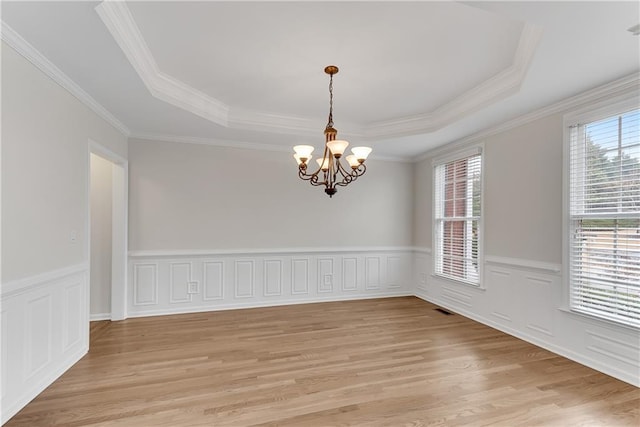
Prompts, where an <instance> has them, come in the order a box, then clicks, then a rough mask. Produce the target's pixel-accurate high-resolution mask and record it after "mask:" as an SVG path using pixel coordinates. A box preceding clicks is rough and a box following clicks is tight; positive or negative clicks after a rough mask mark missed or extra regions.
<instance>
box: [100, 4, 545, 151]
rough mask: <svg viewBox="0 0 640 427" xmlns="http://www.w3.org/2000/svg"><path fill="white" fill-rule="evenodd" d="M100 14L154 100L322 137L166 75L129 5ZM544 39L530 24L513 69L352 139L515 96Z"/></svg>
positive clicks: (414, 126) (421, 126) (451, 118)
mask: <svg viewBox="0 0 640 427" xmlns="http://www.w3.org/2000/svg"><path fill="white" fill-rule="evenodd" d="M96 11H97V13H98V15H100V18H101V19H102V21H103V22H104V24H105V25H106V26H107V29H108V30H109V32H110V33H111V35H112V36H113V38H114V39H115V40H116V42H117V43H118V45H119V46H120V48H121V49H122V51H123V52H124V53H125V55H126V56H127V58H128V59H129V62H131V65H132V66H133V68H134V69H135V70H136V72H137V73H138V75H139V76H140V78H141V79H142V81H143V82H144V84H145V85H146V87H147V89H148V90H149V92H150V93H151V95H153V96H154V97H156V98H158V99H160V100H162V101H165V102H168V103H170V104H172V105H174V106H176V107H179V108H182V109H184V110H186V111H189V112H191V113H193V114H196V115H198V116H200V117H203V118H205V119H208V120H210V121H212V122H214V123H217V124H219V125H222V126H225V127H230V128H236V129H244V130H254V131H255V130H257V131H266V132H277V133H285V134H294V135H304V136H309V135H314V134H316V133H317V122H316V121H315V120H311V119H308V118H304V117H296V116H288V115H282V114H271V113H267V112H261V111H252V110H247V109H243V108H238V107H233V106H228V105H226V104H225V103H223V102H221V101H219V100H217V99H214V98H212V97H210V96H208V95H206V94H204V93H203V92H201V91H199V90H197V89H195V88H193V87H191V86H189V85H187V84H185V83H183V82H181V81H179V80H178V79H175V78H173V77H171V76H169V75H167V74H165V73H163V72H162V71H161V70H160V69H159V68H158V66H157V64H156V62H155V60H154V58H153V55H152V54H151V52H150V50H149V47H148V46H147V44H146V42H145V40H144V38H143V36H142V34H141V33H140V29H139V28H138V26H137V25H136V23H135V20H134V18H133V16H132V15H131V12H130V11H129V9H128V7H127V5H126V3H125V2H119V1H103V2H102V3H100V4H99V5H98V6H97V7H96ZM541 35H542V30H541V29H540V28H538V27H536V26H533V25H531V24H524V27H523V29H522V32H521V34H520V40H519V43H518V47H517V49H516V52H515V54H514V60H513V63H512V64H511V65H510V66H509V67H508V68H506V69H505V70H503V71H501V72H500V73H498V74H496V75H495V76H493V77H491V78H490V79H488V80H486V81H484V82H483V83H481V84H479V85H478V86H476V87H475V88H473V89H471V90H469V91H467V92H465V93H463V94H462V95H460V96H458V97H457V98H456V99H453V100H452V101H450V102H448V103H447V104H445V105H442V106H441V107H439V108H437V109H436V110H435V111H433V112H430V113H425V114H418V115H413V116H408V117H401V118H398V119H393V120H387V121H382V122H377V123H370V124H367V125H366V126H362V125H352V126H349V127H348V128H349V129H351V132H349V133H348V135H350V136H353V137H356V138H360V139H362V140H369V141H370V140H375V139H382V138H390V137H398V136H407V135H416V134H420V133H426V132H433V131H435V130H437V129H440V128H442V127H444V126H447V125H449V124H451V123H453V122H455V121H456V120H457V119H459V118H460V117H462V116H465V115H467V114H470V113H472V112H474V111H476V110H478V109H481V108H483V107H485V106H487V105H489V104H492V103H495V102H497V101H499V100H501V99H503V98H505V97H507V96H509V95H512V94H513V93H515V92H517V91H518V89H519V88H520V86H521V84H522V82H523V80H524V77H525V75H526V72H527V70H528V68H529V65H530V63H531V59H532V58H533V55H534V53H535V50H536V47H537V46H538V42H539V41H540V38H541ZM345 134H346V133H345Z"/></svg>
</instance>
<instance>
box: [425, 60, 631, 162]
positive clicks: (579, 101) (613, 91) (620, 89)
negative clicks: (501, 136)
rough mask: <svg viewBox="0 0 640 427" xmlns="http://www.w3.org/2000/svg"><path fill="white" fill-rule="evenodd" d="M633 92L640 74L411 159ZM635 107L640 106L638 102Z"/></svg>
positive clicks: (436, 153)
mask: <svg viewBox="0 0 640 427" xmlns="http://www.w3.org/2000/svg"><path fill="white" fill-rule="evenodd" d="M634 92H635V93H636V96H640V74H638V73H633V74H630V75H628V76H625V77H622V78H620V79H617V80H614V81H612V82H610V83H606V84H604V85H601V86H598V87H595V88H593V89H590V90H588V91H586V92H582V93H580V94H578V95H575V96H572V97H570V98H566V99H563V100H561V101H559V102H556V103H554V104H550V105H548V106H546V107H543V108H540V109H537V110H534V111H531V112H529V113H526V114H523V115H521V116H518V117H516V118H513V119H511V120H509V121H506V122H504V123H501V124H499V125H496V126H493V127H489V128H486V129H483V130H481V131H479V132H476V133H474V134H471V135H469V136H466V137H464V138H462V139H460V140H457V141H453V142H450V143H445V144H443V145H441V146H440V147H437V148H434V149H431V150H428V151H426V152H424V153H423V154H421V155H419V156H417V157H416V158H415V159H414V160H413V162H414V163H416V162H421V161H423V160H426V159H428V158H430V157H433V156H434V155H438V154H440V153H442V152H447V151H449V150H454V149H457V148H461V147H464V146H466V145H470V144H474V143H477V142H479V141H480V140H483V139H485V138H488V137H490V136H492V135H496V134H498V133H502V132H505V131H508V130H510V129H513V128H516V127H518V126H522V125H524V124H527V123H530V122H533V121H535V120H538V119H541V118H543V117H547V116H550V115H552V114H556V113H560V112H566V111H567V110H571V109H575V108H580V107H582V106H584V105H585V104H590V103H595V102H599V101H602V100H604V99H611V98H615V97H618V96H633V95H629V94H633V93H634ZM638 105H640V99H639V102H638Z"/></svg>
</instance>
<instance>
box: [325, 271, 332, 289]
mask: <svg viewBox="0 0 640 427" xmlns="http://www.w3.org/2000/svg"><path fill="white" fill-rule="evenodd" d="M324 284H325V285H327V286H330V285H331V275H330V274H325V275H324Z"/></svg>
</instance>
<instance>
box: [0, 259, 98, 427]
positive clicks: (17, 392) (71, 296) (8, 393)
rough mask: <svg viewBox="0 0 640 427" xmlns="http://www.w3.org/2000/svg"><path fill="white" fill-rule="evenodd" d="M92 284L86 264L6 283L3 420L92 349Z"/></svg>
mask: <svg viewBox="0 0 640 427" xmlns="http://www.w3.org/2000/svg"><path fill="white" fill-rule="evenodd" d="M83 267H84V268H83ZM7 285H10V287H9V289H8V290H7V289H5V286H7ZM88 286H89V284H88V270H87V268H86V265H85V264H80V265H76V266H69V267H65V268H61V269H58V270H55V271H51V272H47V273H44V274H39V275H36V276H32V277H27V278H24V279H20V280H17V281H13V282H9V283H8V284H4V285H3V289H2V291H3V292H2V336H1V339H2V344H1V345H0V348H1V349H2V352H1V353H0V357H1V358H2V360H1V363H0V364H1V365H2V397H1V401H0V407H1V408H2V411H1V416H0V418H1V419H0V422H1V423H3V424H4V423H5V422H6V421H7V420H9V418H11V417H12V416H13V415H15V414H16V413H17V412H18V411H19V410H20V409H21V408H23V407H24V406H25V405H26V404H27V403H29V402H30V401H31V400H32V399H33V398H34V397H36V396H37V395H38V394H40V393H41V392H42V391H43V390H44V389H45V388H47V387H48V386H49V385H50V384H51V383H52V382H53V381H55V380H56V379H57V378H58V377H59V376H60V375H62V374H63V373H64V372H65V371H66V370H67V369H69V368H70V367H71V366H72V365H73V364H74V363H76V362H77V361H78V360H79V359H80V358H81V357H82V356H84V355H85V354H86V353H87V351H88V350H89V306H88V305H89V296H88V294H89V288H88Z"/></svg>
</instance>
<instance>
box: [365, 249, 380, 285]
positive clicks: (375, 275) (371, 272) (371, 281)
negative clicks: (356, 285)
mask: <svg viewBox="0 0 640 427" xmlns="http://www.w3.org/2000/svg"><path fill="white" fill-rule="evenodd" d="M364 265H365V273H364V275H365V289H366V290H368V291H375V290H378V289H380V257H378V256H375V257H373V256H368V257H366V258H365V264H364Z"/></svg>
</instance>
